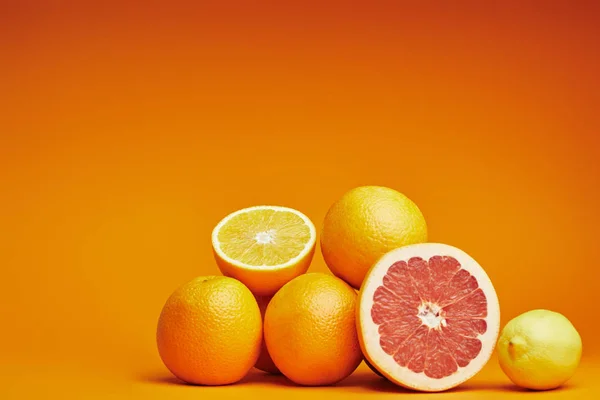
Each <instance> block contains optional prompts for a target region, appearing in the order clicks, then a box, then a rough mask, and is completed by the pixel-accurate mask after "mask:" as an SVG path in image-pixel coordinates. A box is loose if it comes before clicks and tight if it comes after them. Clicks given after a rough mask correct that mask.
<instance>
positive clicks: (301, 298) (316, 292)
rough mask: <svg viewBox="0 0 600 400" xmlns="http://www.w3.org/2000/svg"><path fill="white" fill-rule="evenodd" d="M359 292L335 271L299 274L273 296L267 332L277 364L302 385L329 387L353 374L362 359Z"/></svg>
mask: <svg viewBox="0 0 600 400" xmlns="http://www.w3.org/2000/svg"><path fill="white" fill-rule="evenodd" d="M356 298H357V296H356V292H355V291H354V289H352V288H351V287H350V286H349V285H348V284H346V283H345V282H344V281H342V280H341V279H339V278H336V277H334V276H332V275H326V274H322V273H310V274H305V275H301V276H299V277H297V278H294V279H293V280H291V281H290V282H288V283H287V284H285V285H284V286H283V287H282V288H281V289H280V290H279V291H278V292H277V293H276V294H275V296H273V298H272V299H271V301H270V302H269V305H268V306H267V311H266V313H265V321H264V333H265V342H266V344H267V348H268V350H269V353H270V355H271V358H272V359H273V362H274V363H275V365H276V366H277V368H279V370H280V371H281V372H282V373H283V374H284V375H285V376H286V377H288V378H289V379H290V380H292V381H293V382H295V383H297V384H300V385H328V384H333V383H336V382H338V381H341V380H342V379H344V378H346V377H347V376H349V375H350V374H351V373H352V372H353V371H354V370H355V369H356V367H358V365H359V364H360V362H361V360H362V353H361V350H360V344H359V342H358V337H357V332H356V323H355V321H356V320H355V314H356V312H355V305H356Z"/></svg>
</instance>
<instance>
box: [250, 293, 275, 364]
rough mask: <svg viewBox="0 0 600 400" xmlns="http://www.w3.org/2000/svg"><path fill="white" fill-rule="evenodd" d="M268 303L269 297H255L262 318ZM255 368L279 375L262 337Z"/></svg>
mask: <svg viewBox="0 0 600 400" xmlns="http://www.w3.org/2000/svg"><path fill="white" fill-rule="evenodd" d="M269 301H271V297H269V296H256V302H257V303H258V308H260V313H261V315H262V317H263V318H264V317H265V311H266V310H267V305H269ZM254 367H255V368H258V369H260V370H261V371H264V372H268V373H270V374H279V373H280V372H279V370H278V369H277V367H276V366H275V363H273V360H272V359H271V355H270V354H269V350H268V349H267V345H266V344H265V339H264V337H263V340H262V343H261V348H260V355H259V356H258V360H257V361H256V364H255V365H254Z"/></svg>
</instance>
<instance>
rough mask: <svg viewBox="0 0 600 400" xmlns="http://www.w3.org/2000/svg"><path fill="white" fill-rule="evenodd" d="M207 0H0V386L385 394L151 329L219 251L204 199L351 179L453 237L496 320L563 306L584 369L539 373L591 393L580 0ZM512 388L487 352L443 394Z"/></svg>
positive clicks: (592, 179)
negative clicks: (252, 361) (239, 372)
mask: <svg viewBox="0 0 600 400" xmlns="http://www.w3.org/2000/svg"><path fill="white" fill-rule="evenodd" d="M82 3H83V2H82ZM214 3H215V4H198V5H195V6H191V5H187V4H175V3H169V5H167V2H165V3H164V4H162V5H160V4H158V3H157V2H147V3H145V5H134V4H133V3H131V4H130V5H122V4H119V3H118V2H115V3H114V4H110V3H109V2H101V3H100V4H97V5H93V4H92V3H86V4H85V5H78V6H76V5H71V6H67V3H65V2H62V3H60V4H51V3H49V2H39V3H27V2H6V1H5V2H2V3H1V6H0V48H1V49H2V60H1V61H0V93H1V95H0V266H1V268H2V290H1V291H0V304H1V305H0V311H1V314H0V317H1V321H2V323H1V329H0V377H2V378H0V379H2V380H3V382H2V384H1V385H0V397H2V398H3V399H4V398H8V399H11V398H30V397H32V396H46V398H47V396H52V398H67V397H69V396H73V398H93V397H94V396H97V397H98V398H109V396H115V398H121V396H128V395H133V396H138V395H139V397H140V398H146V399H152V398H167V397H168V398H199V397H198V396H205V397H204V398H212V397H215V398H218V397H219V396H225V397H227V396H231V397H236V398H237V397H239V396H250V397H252V396H255V397H256V398H262V397H265V396H270V395H277V396H281V395H282V394H284V395H286V396H290V397H298V398H299V397H303V398H304V397H306V396H307V395H310V396H314V395H323V396H329V397H335V396H340V397H339V398H342V396H343V397H344V398H347V397H348V396H352V395H354V394H357V395H358V394H360V395H361V396H365V395H368V394H371V395H377V396H381V395H383V394H385V393H389V394H390V395H394V394H396V392H398V391H399V389H396V388H394V387H392V386H390V385H386V384H385V383H384V382H382V381H380V380H378V378H377V377H375V375H372V374H371V373H370V372H369V371H368V370H367V369H366V368H365V367H364V365H363V366H361V367H360V368H359V370H358V371H357V372H356V373H355V374H354V375H353V376H352V377H351V378H349V379H348V380H346V381H345V383H342V384H340V385H339V386H338V387H334V388H319V389H309V388H294V387H293V386H289V385H288V384H286V383H285V380H283V379H279V378H269V379H268V380H269V381H274V382H271V383H264V382H263V381H262V380H261V375H258V374H256V373H252V374H251V375H250V376H249V377H248V379H247V380H246V381H245V382H244V383H241V384H239V385H234V386H230V387H226V388H200V387H189V386H181V385H178V384H176V383H175V381H174V380H172V378H171V377H170V375H169V373H168V371H167V370H166V368H164V366H163V365H162V363H161V361H160V359H159V358H158V355H157V351H156V346H155V341H154V333H155V325H156V321H157V317H158V314H159V312H160V309H161V307H162V305H163V303H164V301H165V299H166V297H167V296H168V295H169V294H170V293H171V291H172V290H173V289H174V288H175V287H177V286H178V285H180V284H181V283H183V282H185V281H187V280H189V279H191V278H193V277H195V276H197V275H203V274H214V273H217V272H218V270H217V268H216V265H215V263H214V261H213V257H212V253H211V244H210V232H211V230H212V228H213V226H214V225H215V224H216V223H217V222H218V221H219V220H220V219H221V218H222V217H224V216H225V215H226V214H228V213H229V212H231V211H234V210H236V209H239V208H242V207H245V206H250V205H256V204H277V205H286V206H290V207H294V208H297V209H299V210H301V211H303V212H304V213H306V214H307V215H308V216H309V217H310V218H311V219H312V220H313V221H314V222H315V224H316V225H317V226H320V224H321V222H322V220H323V217H324V215H325V213H326V211H327V209H328V207H329V206H330V204H331V203H332V202H333V201H334V200H335V199H337V198H338V197H339V196H341V195H342V193H344V192H345V191H346V190H348V189H350V188H352V187H355V186H358V185H363V184H376V185H385V186H389V187H392V188H395V189H397V190H399V191H401V192H403V193H405V194H406V195H408V196H409V197H410V198H412V199H413V200H414V201H415V202H416V203H417V204H418V205H419V207H420V208H421V210H422V211H423V213H424V215H425V217H426V219H427V221H428V224H429V229H430V240H431V241H438V242H446V243H449V244H452V245H455V246H458V247H460V248H462V249H464V250H465V251H467V252H468V253H470V254H471V255H472V256H473V257H475V258H476V259H477V260H478V261H479V262H480V264H482V266H484V268H485V269H486V270H487V272H488V274H489V275H490V277H491V279H492V281H493V282H494V284H495V287H496V289H497V292H498V295H499V298H500V301H501V310H502V323H503V324H504V323H506V322H507V321H508V320H509V319H510V318H512V317H514V316H516V315H518V314H520V313H522V312H524V311H527V310H529V309H533V308H548V309H552V310H555V311H559V312H561V313H563V314H565V315H566V316H567V317H568V318H569V319H570V320H571V321H572V322H573V323H574V325H575V326H576V327H577V328H578V330H579V331H580V333H581V335H582V338H583V342H584V359H583V363H582V367H581V368H580V370H579V372H578V374H577V375H576V377H575V378H574V379H573V380H572V381H571V382H570V384H569V385H568V386H567V387H566V388H565V389H563V390H561V391H556V392H552V393H546V394H544V395H546V396H547V397H549V398H550V397H552V398H554V397H564V398H572V397H573V396H575V395H577V394H580V395H582V396H585V395H589V396H591V397H593V396H594V393H595V396H597V395H598V393H597V392H596V390H597V388H592V386H593V385H597V383H596V382H598V381H599V379H600V374H598V367H600V358H598V360H599V361H598V362H596V361H595V358H596V357H600V341H599V340H598V339H597V330H598V329H599V328H600V322H598V321H600V320H599V319H598V317H597V304H598V303H600V288H599V286H598V280H599V278H600V273H599V272H598V271H599V269H600V267H599V265H598V259H599V255H598V226H599V225H600V217H599V213H598V204H600V184H599V182H600V180H599V177H600V173H599V172H600V171H599V169H600V167H599V165H600V163H599V162H598V158H599V157H600V134H599V132H600V116H599V114H598V110H599V109H600V80H599V79H598V71H599V70H600V56H599V51H598V49H599V48H600V30H599V28H598V20H599V19H600V8H599V6H598V3H595V4H594V2H591V1H590V2H589V3H588V2H566V1H565V2H551V1H544V2H541V1H540V2H506V3H503V4H502V5H499V4H494V5H492V4H491V3H488V2H459V3H456V4H452V5H450V4H449V3H448V4H447V3H423V4H420V5H415V4H410V3H408V2H406V3H403V2H382V3H379V4H375V3H371V2H364V3H346V2H339V3H328V4H327V5H326V6H325V5H318V3H317V2H315V3H314V4H311V3H309V2H298V3H297V4H292V3H289V2H269V3H262V4H256V3H255V2H238V3H230V2H214ZM217 3H221V4H220V5H217ZM311 270H312V271H326V270H327V269H326V266H325V265H324V262H323V260H322V257H321V255H320V253H319V251H317V253H316V256H315V259H314V261H313V264H312V266H311ZM512 388H513V387H512V386H511V385H510V384H509V381H508V379H507V378H506V377H504V376H503V375H502V373H501V372H500V370H499V368H498V366H497V362H496V360H495V359H492V361H491V362H490V363H489V364H488V366H487V367H486V368H485V369H484V371H483V372H482V373H481V374H480V375H478V376H477V377H476V378H474V379H473V380H472V381H471V382H469V383H467V384H465V385H463V386H462V389H460V390H457V391H454V392H450V393H445V394H444V395H446V396H456V397H460V398H464V397H466V396H471V397H479V396H482V397H486V396H490V395H492V394H493V393H496V394H497V395H498V397H499V398H504V397H505V396H507V395H510V394H515V395H519V394H521V393H520V392H514V391H512ZM283 390H285V392H283ZM3 391H4V392H5V393H2V392H3ZM399 393H406V392H403V391H399ZM42 394H44V395H42ZM486 398H487V397H486Z"/></svg>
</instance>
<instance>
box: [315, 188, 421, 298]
mask: <svg viewBox="0 0 600 400" xmlns="http://www.w3.org/2000/svg"><path fill="white" fill-rule="evenodd" d="M426 241H427V226H426V223H425V219H424V217H423V214H422V213H421V211H420V210H419V208H418V207H417V205H416V204H414V203H413V202H412V201H410V200H409V199H408V198H407V197H406V196H405V195H403V194H402V193H400V192H397V191H395V190H393V189H389V188H386V187H381V186H361V187H357V188H354V189H352V190H350V191H348V192H346V193H345V194H344V195H343V196H342V197H341V198H340V199H339V200H338V201H336V202H335V203H334V204H333V205H332V206H331V207H330V208H329V210H328V212H327V215H326V216H325V219H324V221H323V226H322V229H321V252H322V253H323V258H324V259H325V262H326V263H327V266H328V267H329V269H330V270H331V272H333V274H334V275H336V276H338V277H340V278H342V279H343V280H345V281H346V282H348V283H349V284H350V285H352V286H353V287H354V288H356V289H358V288H360V285H361V284H362V281H363V279H364V277H365V274H366V273H367V271H368V270H369V268H371V266H372V265H373V264H374V263H375V262H376V261H377V260H378V259H379V257H381V256H383V255H384V254H385V253H387V252H388V251H390V250H393V249H395V248H398V247H401V246H405V245H408V244H413V243H422V242H426Z"/></svg>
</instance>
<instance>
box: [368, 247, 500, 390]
mask: <svg viewBox="0 0 600 400" xmlns="http://www.w3.org/2000/svg"><path fill="white" fill-rule="evenodd" d="M357 314H358V315H357V324H358V336H359V340H360V343H361V348H362V350H363V353H364V355H365V357H366V359H367V360H368V361H369V362H370V363H371V364H373V365H374V366H375V368H376V369H377V370H378V371H379V372H381V373H382V374H383V375H384V376H385V377H386V378H388V379H389V380H391V381H392V382H394V383H396V384H399V385H401V386H404V387H408V388H412V389H415V390H421V391H431V392H434V391H442V390H447V389H450V388H452V387H455V386H457V385H459V384H460V383H462V382H464V381H466V380H467V379H469V378H471V377H472V376H473V375H475V374H476V373H477V372H479V371H480V370H481V368H483V366H484V365H485V364H486V363H487V362H488V360H489V358H490V356H491V354H492V351H493V349H494V347H495V345H496V340H497V338H498V330H499V326H500V309H499V306H498V298H497V296H496V292H495V290H494V287H493V285H492V283H491V281H490V279H489V278H488V276H487V274H486V273H485V271H484V270H483V269H482V268H481V267H480V266H479V264H478V263H477V262H476V261H475V260H474V259H473V258H471V257H470V256H469V255H467V254H466V253H464V252H463V251H461V250H459V249H457V248H455V247H452V246H449V245H445V244H436V243H423V244H414V245H410V246H405V247H401V248H399V249H397V250H393V251H391V252H389V253H387V254H385V255H384V256H383V257H382V258H380V259H379V261H378V262H377V263H375V265H374V266H373V267H372V268H371V269H370V270H369V272H368V273H367V275H366V277H365V280H364V282H363V285H362V288H361V291H360V296H359V306H358V307H357Z"/></svg>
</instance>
